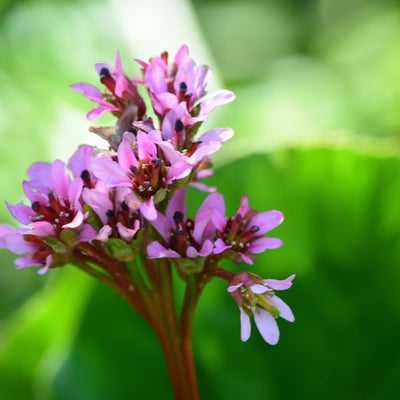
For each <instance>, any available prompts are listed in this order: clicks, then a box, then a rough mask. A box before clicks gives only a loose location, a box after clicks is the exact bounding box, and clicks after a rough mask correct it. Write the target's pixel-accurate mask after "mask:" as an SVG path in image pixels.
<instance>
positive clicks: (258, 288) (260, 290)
mask: <svg viewBox="0 0 400 400" xmlns="http://www.w3.org/2000/svg"><path fill="white" fill-rule="evenodd" d="M250 290H251V291H252V292H253V293H255V294H261V293H265V292H268V291H269V290H270V289H268V288H267V287H265V286H264V285H260V284H259V283H254V284H252V285H250Z"/></svg>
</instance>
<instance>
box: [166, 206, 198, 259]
mask: <svg viewBox="0 0 400 400" xmlns="http://www.w3.org/2000/svg"><path fill="white" fill-rule="evenodd" d="M173 218H174V223H175V230H171V231H170V233H169V236H170V243H171V248H172V249H174V250H175V251H176V252H178V253H179V254H181V255H186V250H187V249H188V247H194V248H196V249H197V250H199V249H198V248H197V247H198V246H197V243H196V241H195V240H194V239H193V236H192V235H193V229H194V222H193V221H192V220H191V219H187V220H186V221H183V213H181V212H180V211H175V213H174V217H173Z"/></svg>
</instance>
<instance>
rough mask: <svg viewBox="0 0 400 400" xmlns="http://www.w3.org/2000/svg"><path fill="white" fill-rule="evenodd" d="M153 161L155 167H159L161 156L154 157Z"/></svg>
mask: <svg viewBox="0 0 400 400" xmlns="http://www.w3.org/2000/svg"><path fill="white" fill-rule="evenodd" d="M151 161H152V163H153V164H154V166H155V167H159V166H160V165H161V160H160V159H159V158H153V159H152V160H151Z"/></svg>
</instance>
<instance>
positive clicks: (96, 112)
mask: <svg viewBox="0 0 400 400" xmlns="http://www.w3.org/2000/svg"><path fill="white" fill-rule="evenodd" d="M118 110H119V108H118V107H116V106H114V105H113V104H111V103H106V104H102V105H100V106H98V107H96V108H93V110H90V111H89V112H88V113H87V114H86V118H87V119H88V120H89V121H92V120H94V119H97V118H99V117H101V116H102V115H103V114H105V113H108V112H111V111H118Z"/></svg>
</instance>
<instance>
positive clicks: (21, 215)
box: [6, 202, 36, 225]
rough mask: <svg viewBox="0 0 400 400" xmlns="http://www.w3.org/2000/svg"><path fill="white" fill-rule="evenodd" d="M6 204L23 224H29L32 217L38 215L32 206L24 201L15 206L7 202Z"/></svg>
mask: <svg viewBox="0 0 400 400" xmlns="http://www.w3.org/2000/svg"><path fill="white" fill-rule="evenodd" d="M6 205H7V208H8V210H9V211H10V213H11V215H12V216H13V217H14V218H15V219H16V220H17V221H19V222H21V224H25V225H29V224H30V223H31V222H32V218H33V217H34V216H36V213H35V212H34V211H33V210H32V207H29V206H27V205H25V204H23V203H19V204H16V205H15V206H13V205H11V204H8V203H7V202H6Z"/></svg>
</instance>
